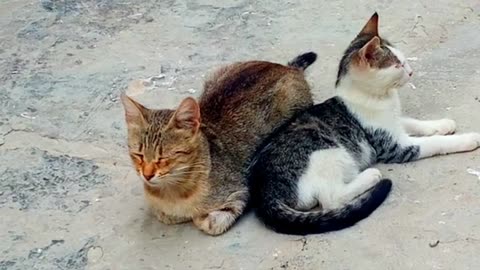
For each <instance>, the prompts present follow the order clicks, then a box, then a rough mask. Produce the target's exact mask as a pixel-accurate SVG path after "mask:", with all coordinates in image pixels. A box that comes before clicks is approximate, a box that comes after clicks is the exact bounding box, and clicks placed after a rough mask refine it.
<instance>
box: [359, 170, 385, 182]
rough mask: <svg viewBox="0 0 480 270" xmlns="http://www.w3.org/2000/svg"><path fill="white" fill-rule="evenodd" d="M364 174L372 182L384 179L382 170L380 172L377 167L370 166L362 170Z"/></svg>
mask: <svg viewBox="0 0 480 270" xmlns="http://www.w3.org/2000/svg"><path fill="white" fill-rule="evenodd" d="M362 176H364V177H365V178H367V179H370V181H372V183H377V182H379V181H380V180H381V179H382V172H380V171H379V170H378V169H377V168H368V169H366V170H365V171H363V172H362Z"/></svg>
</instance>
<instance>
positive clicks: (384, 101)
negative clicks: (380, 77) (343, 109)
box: [337, 82, 401, 133]
mask: <svg viewBox="0 0 480 270" xmlns="http://www.w3.org/2000/svg"><path fill="white" fill-rule="evenodd" d="M364 87H365V86H364V85H357V84H353V83H351V82H346V83H342V84H341V85H339V86H338V87H337V91H338V96H339V97H340V98H341V99H342V100H343V101H344V102H345V105H346V106H347V108H348V109H349V110H350V112H352V113H353V114H354V115H355V116H356V117H358V120H359V121H360V122H361V123H362V125H364V126H371V127H374V128H385V129H388V130H391V131H392V132H394V133H396V132H397V131H399V130H398V129H399V125H400V122H399V119H400V116H401V105H400V99H399V97H398V91H397V89H396V88H391V89H379V91H374V89H365V88H364ZM372 93H382V94H377V95H375V94H372Z"/></svg>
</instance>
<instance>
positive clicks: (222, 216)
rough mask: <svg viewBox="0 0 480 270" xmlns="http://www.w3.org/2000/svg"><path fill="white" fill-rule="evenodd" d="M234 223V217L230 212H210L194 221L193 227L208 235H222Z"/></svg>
mask: <svg viewBox="0 0 480 270" xmlns="http://www.w3.org/2000/svg"><path fill="white" fill-rule="evenodd" d="M234 222H235V217H234V216H233V214H232V213H231V212H227V211H212V212H210V213H208V215H207V216H205V217H202V218H197V219H194V223H195V225H196V226H197V227H198V228H199V229H200V230H202V231H203V232H205V233H207V234H210V235H220V234H222V233H224V232H225V231H226V230H228V229H229V228H230V227H231V226H232V224H233V223H234Z"/></svg>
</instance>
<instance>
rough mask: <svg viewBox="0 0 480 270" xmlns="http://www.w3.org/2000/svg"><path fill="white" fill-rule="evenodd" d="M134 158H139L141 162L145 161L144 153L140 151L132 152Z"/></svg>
mask: <svg viewBox="0 0 480 270" xmlns="http://www.w3.org/2000/svg"><path fill="white" fill-rule="evenodd" d="M130 155H131V156H132V158H134V159H136V160H138V161H139V162H142V161H143V155H142V154H139V153H131V154H130Z"/></svg>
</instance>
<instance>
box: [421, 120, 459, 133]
mask: <svg viewBox="0 0 480 270" xmlns="http://www.w3.org/2000/svg"><path fill="white" fill-rule="evenodd" d="M456 129H457V124H456V123H455V121H453V120H452V119H440V120H436V121H433V122H432V125H431V127H430V128H429V132H428V134H426V135H449V134H453V133H455V130H456Z"/></svg>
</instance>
